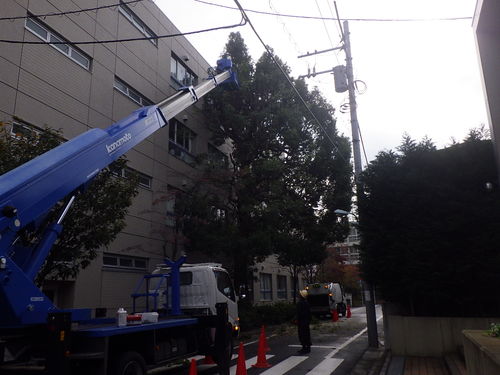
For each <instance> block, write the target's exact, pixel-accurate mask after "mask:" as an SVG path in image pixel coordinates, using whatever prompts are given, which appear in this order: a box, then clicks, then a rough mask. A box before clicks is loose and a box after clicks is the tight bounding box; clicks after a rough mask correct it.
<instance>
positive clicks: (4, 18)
mask: <svg viewBox="0 0 500 375" xmlns="http://www.w3.org/2000/svg"><path fill="white" fill-rule="evenodd" d="M141 1H145V0H130V1H122V2H120V3H116V4H111V5H102V6H99V7H94V8H84V9H79V10H68V11H65V12H51V13H45V14H29V15H27V16H15V17H0V21H7V20H8V21H14V20H22V19H26V18H47V17H52V16H65V15H67V14H76V13H85V12H93V11H96V10H100V9H106V8H116V7H118V6H120V5H122V4H125V5H128V4H134V3H139V2H141Z"/></svg>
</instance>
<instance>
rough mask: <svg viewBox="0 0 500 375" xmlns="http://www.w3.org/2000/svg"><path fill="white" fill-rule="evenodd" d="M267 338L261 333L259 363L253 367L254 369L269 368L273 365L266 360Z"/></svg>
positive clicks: (258, 353)
mask: <svg viewBox="0 0 500 375" xmlns="http://www.w3.org/2000/svg"><path fill="white" fill-rule="evenodd" d="M265 341H266V336H265V335H264V334H263V333H262V332H261V334H260V337H259V349H258V352H257V363H255V364H254V365H252V367H256V368H268V367H271V365H270V364H269V363H268V362H267V358H266V342H265Z"/></svg>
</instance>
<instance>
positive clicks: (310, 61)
mask: <svg viewBox="0 0 500 375" xmlns="http://www.w3.org/2000/svg"><path fill="white" fill-rule="evenodd" d="M204 1H208V2H211V3H214V4H220V5H224V6H229V7H235V3H234V1H233V0H204ZM155 2H156V4H157V5H158V6H159V7H160V8H161V9H162V10H163V11H164V12H165V14H166V15H167V17H169V18H170V20H171V21H172V22H173V23H174V24H175V25H176V26H177V27H178V28H179V29H180V30H181V31H182V32H188V31H194V30H199V29H204V28H211V27H217V26H223V25H230V24H236V23H238V22H239V21H240V19H241V16H240V13H239V12H238V11H237V10H231V9H224V8H220V7H216V6H214V5H208V4H203V3H201V2H199V1H196V0H182V1H178V0H155ZM240 4H241V5H242V6H243V8H245V9H248V10H256V11H262V12H269V13H278V14H288V15H301V16H322V17H330V18H331V17H334V15H335V8H334V3H333V0H253V1H250V0H240ZM475 4H476V0H418V1H417V0H378V1H373V0H337V7H338V10H339V14H340V18H382V19H407V18H412V19H414V18H418V19H420V18H425V19H435V18H452V17H472V16H473V15H474V8H475ZM247 15H248V16H249V18H250V20H251V21H252V23H253V25H254V26H255V28H256V30H257V32H258V33H259V34H260V36H261V37H262V39H263V40H264V42H265V43H266V44H268V45H269V46H271V47H272V48H273V49H274V51H275V53H276V54H277V55H278V56H279V57H280V58H281V59H282V60H283V61H285V62H286V63H287V64H288V66H289V67H290V68H291V69H292V76H294V77H298V76H299V75H304V74H307V71H308V68H309V69H311V71H312V70H313V68H315V69H316V71H318V72H319V71H323V70H328V69H331V68H332V67H333V66H336V65H339V64H345V55H344V53H343V52H340V53H339V52H329V53H325V54H321V55H316V56H313V57H307V58H300V59H299V58H297V56H299V55H302V54H305V53H307V52H313V51H314V50H318V51H320V50H324V49H328V48H332V47H336V46H338V45H339V41H340V37H339V28H338V23H337V22H336V21H330V20H327V21H322V20H308V19H298V18H291V17H285V16H275V15H261V14H256V13H254V12H248V13H247ZM471 25H472V20H470V19H468V20H453V21H452V20H450V21H413V22H376V21H372V22H362V21H350V22H349V28H350V31H351V45H352V55H353V65H354V75H355V79H357V80H361V81H363V82H364V83H366V90H364V91H365V92H364V93H363V94H361V93H359V94H358V96H357V101H358V118H359V123H360V127H361V132H362V137H363V140H364V145H365V149H366V153H367V156H368V160H372V159H373V158H374V157H375V155H376V154H377V153H378V152H379V151H382V150H388V149H395V148H396V147H397V146H398V145H399V144H400V143H401V140H402V137H403V134H404V133H407V134H409V135H410V136H411V137H412V138H414V139H416V140H420V139H422V137H424V136H428V137H429V138H431V139H432V140H433V141H434V142H435V144H436V145H437V146H438V147H440V148H441V147H444V146H446V145H448V144H450V143H451V139H452V138H454V139H456V140H458V141H460V140H462V139H463V138H464V137H465V136H466V134H467V132H468V130H469V129H471V128H476V127H478V126H479V125H480V124H483V123H486V114H485V104H484V99H483V92H482V87H481V83H480V76H479V66H478V58H477V54H476V49H475V42H474V36H473V30H472V26H471ZM231 31H239V32H240V33H241V34H242V36H243V38H244V39H245V42H246V44H247V46H248V48H249V51H250V54H251V55H252V58H253V59H254V60H257V59H258V58H259V57H260V56H261V55H262V53H263V51H264V49H263V47H262V45H261V44H260V42H259V41H258V39H257V37H256V36H255V34H254V33H253V31H252V30H251V29H250V27H249V26H243V27H240V28H236V29H232V30H220V31H214V32H209V33H204V34H198V35H193V36H188V39H189V41H190V42H191V43H192V44H193V45H194V47H195V48H196V49H197V50H198V51H199V52H200V53H201V54H202V55H203V56H204V57H205V59H206V60H207V61H209V62H211V63H212V62H213V64H215V61H216V60H217V59H218V58H219V56H220V54H221V52H222V51H223V48H224V45H225V43H226V42H227V37H228V35H229V33H230V32H231ZM307 83H308V84H309V85H310V87H312V86H318V87H319V88H320V90H321V92H322V93H323V95H324V96H325V97H326V98H327V99H328V100H329V101H330V103H331V104H332V105H333V106H334V107H335V108H337V109H339V107H340V105H341V104H342V103H344V102H346V101H347V93H344V94H337V93H335V90H334V86H333V76H332V75H330V74H324V75H318V76H316V77H315V78H311V79H307ZM359 88H360V89H362V88H363V85H362V84H360V85H359ZM337 117H338V120H337V124H338V128H339V131H340V132H341V133H343V134H344V135H347V136H349V137H350V136H351V130H350V123H349V113H345V114H343V113H341V112H340V111H337Z"/></svg>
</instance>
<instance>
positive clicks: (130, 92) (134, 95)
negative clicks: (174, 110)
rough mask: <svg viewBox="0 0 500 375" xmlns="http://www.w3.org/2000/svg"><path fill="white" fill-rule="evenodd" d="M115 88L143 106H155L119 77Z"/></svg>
mask: <svg viewBox="0 0 500 375" xmlns="http://www.w3.org/2000/svg"><path fill="white" fill-rule="evenodd" d="M113 87H114V88H115V89H117V90H118V91H120V92H121V93H122V94H124V95H125V96H127V97H128V98H129V99H132V100H133V101H134V102H136V103H137V104H139V105H141V106H147V105H152V104H153V102H152V101H151V100H149V99H148V98H146V97H145V96H144V95H142V94H140V93H139V92H138V91H137V90H134V89H133V88H132V87H130V86H129V85H128V84H126V83H125V82H124V81H122V80H121V79H120V78H118V77H115V83H114V86H113Z"/></svg>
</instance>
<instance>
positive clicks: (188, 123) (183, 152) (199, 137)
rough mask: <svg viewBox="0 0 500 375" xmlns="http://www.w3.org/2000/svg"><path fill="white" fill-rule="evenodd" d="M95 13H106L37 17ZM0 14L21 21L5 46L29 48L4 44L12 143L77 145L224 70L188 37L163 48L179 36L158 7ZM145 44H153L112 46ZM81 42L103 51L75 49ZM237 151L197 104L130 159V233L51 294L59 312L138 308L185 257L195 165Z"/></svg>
mask: <svg viewBox="0 0 500 375" xmlns="http://www.w3.org/2000/svg"><path fill="white" fill-rule="evenodd" d="M117 3H119V5H118V6H116V4H117ZM109 5H115V6H113V7H105V6H109ZM95 7H104V8H101V9H98V10H92V11H88V10H85V11H82V12H79V13H71V14H65V15H58V16H50V15H49V16H44V17H31V16H36V15H44V14H49V13H58V12H67V11H75V10H82V9H84V8H95ZM1 13H2V17H12V18H13V19H12V20H2V21H0V35H2V39H3V40H9V41H13V42H14V41H22V42H24V43H20V44H15V43H6V42H2V43H0V121H1V122H2V124H3V125H5V126H7V127H9V129H11V131H12V134H18V133H23V132H32V131H35V132H36V131H38V130H39V129H41V128H44V127H45V126H48V127H51V128H56V129H58V128H61V129H62V131H63V135H64V137H65V138H67V139H71V138H73V137H75V136H76V135H79V134H81V133H83V132H85V131H86V130H88V129H90V128H96V127H99V128H106V127H108V126H109V125H111V124H112V123H114V122H115V121H117V120H120V119H122V118H124V117H125V116H127V115H129V114H130V113H131V112H132V111H134V110H136V109H137V108H139V107H141V106H144V105H148V104H151V103H156V102H159V101H160V100H162V99H164V98H166V97H168V96H170V95H171V94H173V93H174V92H175V90H176V89H178V88H179V87H180V86H181V85H189V84H196V82H197V81H198V80H200V79H202V78H204V77H206V71H207V68H209V66H211V65H215V62H211V63H208V62H207V61H205V60H204V59H203V57H202V56H201V55H200V54H199V53H198V52H197V51H196V50H195V49H194V48H193V46H192V45H191V44H190V43H189V42H188V41H187V40H186V39H185V38H184V37H182V36H181V37H175V38H159V39H155V38H154V37H156V36H163V35H169V34H173V33H179V30H178V29H177V28H176V27H175V26H174V25H173V24H172V23H171V22H170V21H169V20H168V18H167V17H166V15H165V14H163V13H162V12H161V11H160V10H159V8H158V7H157V6H156V5H155V4H154V2H152V1H143V2H135V3H133V4H129V5H125V4H124V3H123V2H122V1H119V0H85V1H78V2H77V1H67V0H50V1H48V0H36V1H33V0H32V1H29V0H5V1H3V2H2V12H1ZM19 17H21V18H19ZM140 37H150V38H151V37H152V38H153V39H150V40H138V41H129V42H109V43H108V42H107V41H113V40H117V39H124V38H140ZM77 41H97V42H96V43H93V44H72V43H70V42H77ZM99 41H100V42H99ZM228 150H229V148H228V147H226V146H222V147H219V148H217V147H215V146H214V145H212V144H211V143H210V133H209V131H208V129H207V127H206V124H205V123H204V119H203V116H202V113H201V104H196V105H194V106H191V107H190V108H189V109H187V110H186V111H185V112H184V113H182V114H181V115H179V116H178V117H177V118H176V119H175V120H174V121H172V122H171V123H170V125H169V127H166V128H164V129H162V130H160V131H158V132H157V133H155V134H154V135H152V136H151V137H149V138H148V139H147V140H146V141H144V142H142V143H141V144H140V145H138V146H137V147H135V148H134V149H133V150H132V151H130V152H128V153H127V158H128V159H129V166H130V167H131V168H132V169H134V170H136V171H137V172H139V173H140V177H141V185H140V192H139V195H138V197H137V198H136V199H135V201H134V204H133V206H132V207H131V208H130V210H129V214H128V217H127V227H126V229H125V230H124V231H123V232H122V233H120V235H119V236H118V238H117V239H116V241H115V242H114V243H113V244H112V245H111V246H110V247H109V248H107V249H101V251H99V255H98V257H97V259H96V260H95V261H94V262H93V263H92V264H91V265H90V266H89V267H88V268H87V269H85V270H84V271H82V272H81V273H80V275H79V276H78V278H77V279H75V280H69V281H64V282H62V281H61V282H53V283H48V284H47V285H46V288H45V290H46V291H47V293H48V294H49V296H51V297H52V298H53V300H54V302H55V303H56V305H58V306H59V307H61V308H65V307H77V308H78V307H96V308H101V309H108V313H109V312H111V313H114V311H115V309H116V308H118V307H119V306H123V307H129V306H130V304H131V300H130V292H131V291H133V289H134V286H135V285H136V283H137V282H138V280H139V278H140V277H141V275H142V274H144V273H145V272H147V271H151V270H152V269H154V267H155V265H156V264H158V263H160V262H161V261H162V259H163V258H164V257H165V256H169V255H171V254H172V253H173V252H174V250H175V251H176V252H177V254H179V253H180V252H181V251H182V246H181V248H177V249H175V244H176V243H177V241H175V234H174V232H173V230H172V225H173V220H174V219H173V217H172V210H173V203H174V200H175V192H176V191H178V190H179V189H183V187H185V186H186V185H188V184H189V183H190V182H191V181H193V179H196V176H197V174H198V173H199V171H198V170H197V169H196V168H194V163H193V161H194V157H195V156H197V155H199V154H204V153H210V154H213V155H214V157H217V158H221V159H224V158H225V157H226V156H225V153H227V152H228ZM126 173H127V171H123V174H124V176H126Z"/></svg>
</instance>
